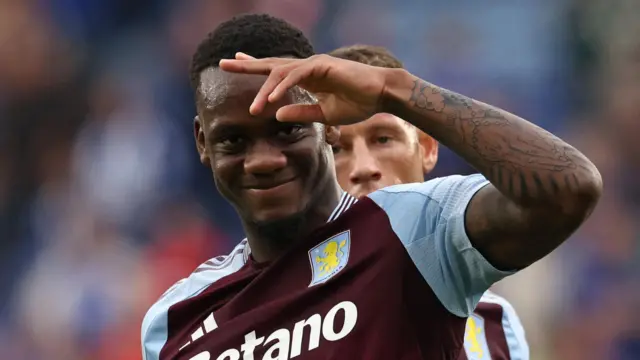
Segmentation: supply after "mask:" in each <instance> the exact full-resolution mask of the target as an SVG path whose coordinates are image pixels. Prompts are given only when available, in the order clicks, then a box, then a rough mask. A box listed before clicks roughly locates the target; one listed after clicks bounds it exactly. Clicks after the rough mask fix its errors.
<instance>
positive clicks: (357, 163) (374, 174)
mask: <svg viewBox="0 0 640 360" xmlns="http://www.w3.org/2000/svg"><path fill="white" fill-rule="evenodd" d="M381 178H382V173H381V172H380V167H379V166H378V161H376V159H375V158H374V157H373V156H372V154H371V152H370V151H369V148H368V147H367V146H366V144H354V146H353V169H352V170H351V173H349V181H351V183H352V184H354V185H355V184H363V183H367V182H376V181H379V180H380V179H381Z"/></svg>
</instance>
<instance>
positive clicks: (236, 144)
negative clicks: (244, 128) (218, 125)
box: [216, 135, 246, 153]
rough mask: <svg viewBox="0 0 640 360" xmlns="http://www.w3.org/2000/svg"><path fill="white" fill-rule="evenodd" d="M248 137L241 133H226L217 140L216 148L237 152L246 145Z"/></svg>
mask: <svg viewBox="0 0 640 360" xmlns="http://www.w3.org/2000/svg"><path fill="white" fill-rule="evenodd" d="M245 143H246V138H245V137H243V136H240V135H225V136H221V137H220V138H218V139H217V140H216V148H218V150H219V151H220V152H223V153H236V152H239V151H241V150H242V148H243V146H245Z"/></svg>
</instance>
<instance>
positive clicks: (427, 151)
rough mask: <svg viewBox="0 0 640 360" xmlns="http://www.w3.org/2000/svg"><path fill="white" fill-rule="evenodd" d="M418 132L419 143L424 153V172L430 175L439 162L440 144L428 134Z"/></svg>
mask: <svg viewBox="0 0 640 360" xmlns="http://www.w3.org/2000/svg"><path fill="white" fill-rule="evenodd" d="M416 130H417V131H418V143H419V145H420V151H422V172H423V173H425V174H428V173H430V172H431V170H433V168H434V167H435V166H436V162H438V142H437V141H436V139H434V138H432V137H431V136H429V135H427V134H426V133H424V132H422V131H420V130H418V129H416Z"/></svg>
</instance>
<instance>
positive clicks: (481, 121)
mask: <svg viewBox="0 0 640 360" xmlns="http://www.w3.org/2000/svg"><path fill="white" fill-rule="evenodd" d="M390 73H391V77H392V79H391V80H389V81H388V82H387V84H388V86H387V87H386V89H385V91H384V96H383V99H384V103H383V104H382V107H383V109H384V111H386V112H391V113H393V114H395V115H397V116H399V117H401V118H403V119H405V120H407V121H409V122H410V123H412V124H414V125H415V126H416V127H418V128H419V129H421V130H423V131H424V132H426V133H428V134H430V135H431V136H433V137H434V138H435V139H436V140H438V141H440V142H441V143H442V144H444V145H445V146H447V147H449V148H450V149H452V150H453V151H454V152H456V153H457V154H458V155H460V156H462V157H463V158H464V159H465V160H466V161H467V162H469V163H470V164H471V165H472V166H473V167H474V168H476V169H477V170H478V171H480V173H482V174H483V175H484V176H485V177H486V178H487V179H488V180H489V181H490V182H491V184H490V185H488V186H486V187H485V188H483V189H481V190H480V191H479V192H478V193H477V194H476V195H475V196H474V198H473V199H472V200H471V203H470V204H469V206H468V208H467V212H466V218H465V224H466V229H467V233H468V236H469V238H470V239H471V241H472V243H473V246H474V247H475V248H476V249H478V251H480V252H481V253H482V254H483V255H484V256H485V257H486V258H487V260H489V261H490V262H491V263H492V264H493V265H494V266H496V267H498V268H501V269H505V270H506V269H519V268H523V267H526V266H527V265H530V264H531V263H533V262H534V261H536V260H538V259H540V258H542V257H543V256H545V255H547V254H548V253H549V252H551V251H552V250H553V249H555V248H556V247H557V246H558V245H560V244H561V243H562V242H563V241H564V240H566V239H567V238H568V237H569V236H570V235H571V233H573V232H574V231H575V230H576V229H577V228H578V226H580V224H581V223H582V222H583V221H584V220H585V219H586V218H587V217H588V216H589V214H590V213H591V211H592V210H593V208H594V206H595V204H596V202H597V201H598V199H599V197H600V194H601V192H602V179H601V177H600V174H599V172H598V170H597V169H596V167H595V166H594V165H593V163H591V161H589V159H587V158H586V157H585V156H584V155H583V154H581V153H580V152H579V151H578V150H576V149H575V148H573V147H572V146H571V145H569V144H567V143H566V142H564V141H562V140H561V139H559V138H558V137H556V136H554V135H553V134H551V133H549V132H547V131H545V130H543V129H542V128H540V127H538V126H536V125H534V124H532V123H530V122H528V121H526V120H524V119H521V118H519V117H517V116H515V115H513V114H510V113H508V112H506V111H504V110H501V109H498V108H496V107H493V106H490V105H487V104H484V103H481V102H479V101H475V100H473V99H470V98H468V97H465V96H463V95H460V94H456V93H454V92H451V91H448V90H445V89H443V88H440V87H437V86H435V85H432V84H430V83H427V82H426V81H424V80H421V79H418V78H416V77H414V76H413V75H411V74H409V73H408V72H406V71H403V70H393V71H391V72H390Z"/></svg>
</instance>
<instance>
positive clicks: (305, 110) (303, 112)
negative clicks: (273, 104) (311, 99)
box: [276, 104, 326, 123]
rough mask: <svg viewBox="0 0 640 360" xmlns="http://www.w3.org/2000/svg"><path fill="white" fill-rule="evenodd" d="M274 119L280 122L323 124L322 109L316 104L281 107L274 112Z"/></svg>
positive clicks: (324, 120)
mask: <svg viewBox="0 0 640 360" xmlns="http://www.w3.org/2000/svg"><path fill="white" fill-rule="evenodd" d="M276 119H277V120H278V121H282V122H297V123H313V122H319V123H325V122H326V119H325V117H324V114H323V113H322V108H321V107H320V105H318V104H293V105H287V106H283V107H281V108H280V109H278V111H277V112H276Z"/></svg>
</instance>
